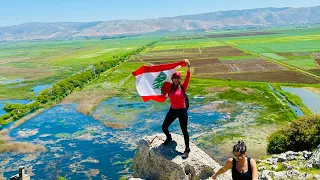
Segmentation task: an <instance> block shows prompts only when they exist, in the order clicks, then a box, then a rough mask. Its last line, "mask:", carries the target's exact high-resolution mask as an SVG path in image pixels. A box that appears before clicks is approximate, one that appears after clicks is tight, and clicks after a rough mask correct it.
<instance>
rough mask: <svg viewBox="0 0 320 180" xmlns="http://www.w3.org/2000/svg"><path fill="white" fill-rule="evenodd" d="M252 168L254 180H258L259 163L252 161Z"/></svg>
mask: <svg viewBox="0 0 320 180" xmlns="http://www.w3.org/2000/svg"><path fill="white" fill-rule="evenodd" d="M250 166H251V170H252V180H258V168H257V163H256V160H254V159H252V158H251V159H250Z"/></svg>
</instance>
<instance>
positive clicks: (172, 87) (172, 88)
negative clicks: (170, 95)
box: [170, 78, 182, 92]
mask: <svg viewBox="0 0 320 180" xmlns="http://www.w3.org/2000/svg"><path fill="white" fill-rule="evenodd" d="M171 80H172V86H171V90H170V92H171V91H173V90H177V89H179V87H180V85H181V81H182V79H181V78H180V82H179V84H178V86H177V88H174V82H173V78H171Z"/></svg>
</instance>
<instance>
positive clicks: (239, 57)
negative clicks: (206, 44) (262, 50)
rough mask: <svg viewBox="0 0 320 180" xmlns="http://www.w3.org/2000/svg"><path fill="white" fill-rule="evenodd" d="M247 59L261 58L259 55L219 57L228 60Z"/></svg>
mask: <svg viewBox="0 0 320 180" xmlns="http://www.w3.org/2000/svg"><path fill="white" fill-rule="evenodd" d="M246 59H259V57H258V56H255V55H246V56H223V57H219V60H221V61H228V60H246Z"/></svg>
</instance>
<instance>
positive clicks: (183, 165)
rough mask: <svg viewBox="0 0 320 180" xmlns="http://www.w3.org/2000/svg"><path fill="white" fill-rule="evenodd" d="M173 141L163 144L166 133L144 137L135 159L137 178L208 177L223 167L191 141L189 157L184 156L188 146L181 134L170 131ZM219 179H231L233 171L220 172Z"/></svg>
mask: <svg viewBox="0 0 320 180" xmlns="http://www.w3.org/2000/svg"><path fill="white" fill-rule="evenodd" d="M171 135H172V139H173V141H172V142H171V143H170V144H168V145H167V146H164V145H163V144H162V143H163V142H164V141H165V139H166V137H165V135H164V134H156V135H153V136H147V137H144V138H143V139H142V140H140V141H139V143H138V148H137V151H136V154H135V156H134V158H133V171H134V177H136V178H142V179H153V180H157V179H168V180H169V179H170V180H176V179H177V180H178V179H179V180H180V179H186V180H187V179H192V180H196V179H209V178H210V177H211V176H212V175H213V174H214V172H217V171H218V170H219V169H220V168H221V166H220V165H219V164H218V163H217V162H215V161H214V160H213V159H212V158H211V157H210V156H209V155H208V154H206V153H205V152H204V151H202V150H201V149H199V148H198V147H197V146H195V145H194V144H193V143H190V149H191V152H190V154H189V157H188V158H187V159H183V158H182V157H181V155H182V153H183V152H184V149H185V145H184V139H183V137H182V136H180V135H177V134H171ZM217 179H218V180H227V179H228V180H229V179H230V180H231V179H232V178H231V173H230V172H226V173H225V174H223V175H220V176H219V177H218V178H217Z"/></svg>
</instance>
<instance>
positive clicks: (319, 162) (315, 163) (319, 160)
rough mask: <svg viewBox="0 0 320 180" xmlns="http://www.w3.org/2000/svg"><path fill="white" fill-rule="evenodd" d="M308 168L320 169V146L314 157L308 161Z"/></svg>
mask: <svg viewBox="0 0 320 180" xmlns="http://www.w3.org/2000/svg"><path fill="white" fill-rule="evenodd" d="M305 167H306V168H317V169H319V168H320V145H318V147H317V149H316V150H315V151H314V153H313V155H312V156H311V157H310V158H309V160H307V162H306V164H305Z"/></svg>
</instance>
